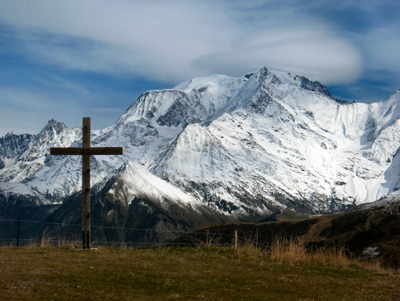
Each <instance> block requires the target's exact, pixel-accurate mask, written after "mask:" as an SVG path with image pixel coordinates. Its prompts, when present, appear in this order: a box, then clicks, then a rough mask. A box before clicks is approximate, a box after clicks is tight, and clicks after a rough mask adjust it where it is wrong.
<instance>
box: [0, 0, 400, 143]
mask: <svg viewBox="0 0 400 301" xmlns="http://www.w3.org/2000/svg"><path fill="white" fill-rule="evenodd" d="M399 12H400V1H398V0H396V1H384V0H380V1H368V0H364V1H358V0H357V1H337V0H335V1H333V0H332V1H327V0H326V1H324V0H315V1H306V0H305V1H300V0H297V1H295V0H287V1H284V0H282V1H278V0H276V1H275V0H267V1H262V0H255V1H235V0H220V1H218V0H202V1H199V0H193V1H190V0H169V1H165V0H158V1H152V0H146V1H136V0H113V1H109V0H91V1H88V0H68V1H67V0H58V1H52V0H35V1H31V0H9V1H8V0H0V108H1V110H0V136H3V135H5V134H6V133H7V132H11V131H13V132H14V133H18V134H20V133H26V132H28V133H38V132H39V131H40V130H41V129H42V128H43V126H44V125H45V124H46V123H47V121H48V120H49V119H51V118H54V119H56V120H58V121H63V122H65V123H66V124H67V126H70V127H73V126H81V120H82V117H84V116H91V117H92V128H94V129H101V128H105V127H107V126H110V125H112V124H113V123H114V122H115V121H116V119H117V118H118V117H119V116H120V115H121V114H122V113H123V112H124V111H125V110H126V109H127V108H128V106H129V105H130V104H131V103H133V102H134V101H135V100H136V98H137V97H138V96H139V95H140V94H141V93H143V92H145V91H147V90H154V89H165V88H172V87H174V86H175V85H177V84H179V83H180V82H182V81H185V80H188V79H190V78H192V77H198V76H206V75H210V74H215V73H220V74H227V75H231V76H241V75H243V74H245V73H247V72H250V71H254V70H256V69H258V68H259V67H262V66H267V67H270V68H275V69H280V70H285V71H289V72H292V73H294V74H299V75H304V76H307V77H308V78H310V79H312V80H318V81H320V82H322V83H323V84H325V85H326V86H328V88H329V89H330V91H331V93H332V94H333V95H334V96H336V97H339V98H343V99H349V100H357V101H360V102H375V101H380V100H384V99H386V98H387V97H388V96H390V95H391V94H393V93H394V92H395V91H396V90H398V89H400V18H399Z"/></svg>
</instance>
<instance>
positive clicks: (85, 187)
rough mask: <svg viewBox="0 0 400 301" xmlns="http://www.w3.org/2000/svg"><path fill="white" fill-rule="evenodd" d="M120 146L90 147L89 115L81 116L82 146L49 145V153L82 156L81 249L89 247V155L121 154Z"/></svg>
mask: <svg viewBox="0 0 400 301" xmlns="http://www.w3.org/2000/svg"><path fill="white" fill-rule="evenodd" d="M122 153H123V149H122V147H91V146H90V117H83V121H82V147H66V148H63V147H51V148H50V154H51V155H61V156H65V155H80V156H82V249H90V156H93V155H122Z"/></svg>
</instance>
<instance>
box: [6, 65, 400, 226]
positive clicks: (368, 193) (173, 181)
mask: <svg viewBox="0 0 400 301" xmlns="http://www.w3.org/2000/svg"><path fill="white" fill-rule="evenodd" d="M399 105H400V92H397V93H395V94H393V95H392V96H390V97H389V98H388V99H387V100H385V101H382V102H379V103H373V104H364V103H356V102H353V103H349V102H346V101H340V100H337V99H335V98H334V97H332V95H331V94H330V93H329V91H328V89H327V88H326V87H325V86H323V85H322V84H320V83H319V82H313V81H310V80H308V79H307V78H305V77H302V76H298V75H292V74H290V73H287V72H282V71H275V70H269V69H267V68H265V67H264V68H261V69H260V70H259V71H258V72H255V73H249V74H246V75H244V76H242V77H239V78H233V77H228V76H224V75H214V76H210V77H205V78H194V79H192V80H190V81H187V82H185V83H182V84H180V85H178V86H177V87H175V88H174V89H171V90H162V91H149V92H146V93H144V94H142V95H141V96H140V97H139V98H138V99H137V101H135V102H134V103H133V104H132V105H131V106H130V107H129V108H128V110H127V111H126V112H125V113H124V114H123V115H122V116H121V117H120V118H119V119H118V120H117V122H116V123H115V124H114V125H112V126H110V127H109V128H106V129H104V130H101V131H93V132H92V145H93V146H122V147H124V156H96V157H93V158H92V179H91V181H92V183H93V184H92V185H96V184H97V185H98V187H104V185H105V183H109V181H110V180H113V181H115V183H117V182H118V183H124V185H122V186H121V185H117V184H115V186H113V187H114V188H113V189H111V192H113V193H111V192H109V193H108V197H109V198H113V199H115V200H119V201H121V198H124V202H126V204H127V206H129V203H130V202H133V200H134V199H135V198H146V199H148V200H151V201H152V202H156V203H157V204H158V206H161V208H163V206H164V207H165V209H166V210H167V207H168V206H170V205H171V203H173V204H181V206H183V208H189V207H190V208H191V209H190V210H200V211H201V210H212V211H215V212H217V213H218V214H222V215H225V216H229V217H231V218H233V219H240V220H257V219H260V218H262V217H265V216H266V215H268V214H270V213H272V212H274V211H276V210H278V209H282V208H285V207H288V208H291V209H294V210H296V211H301V212H307V213H323V212H330V211H335V210H342V209H344V208H346V207H348V206H351V205H354V204H362V203H366V202H372V201H375V200H377V199H379V198H381V197H383V196H385V195H387V194H388V193H390V192H392V191H394V190H396V188H398V187H399V186H400V183H399V182H400V155H399V147H400V107H399ZM81 136H82V134H81V130H80V129H79V128H73V129H70V128H67V127H66V126H65V125H64V124H63V123H60V122H56V121H54V120H51V121H49V123H48V124H47V125H46V126H45V128H44V129H43V130H42V131H41V132H40V133H39V134H37V135H28V134H26V135H14V134H7V135H6V136H4V137H2V138H0V182H1V183H0V189H1V190H2V192H1V194H2V198H3V199H4V200H7V198H9V197H10V196H14V197H15V196H16V195H20V196H25V197H28V196H29V198H30V199H32V198H33V199H35V200H36V203H37V204H55V203H61V202H62V201H63V200H64V198H66V197H68V196H70V195H72V194H73V193H76V192H78V191H80V186H81V180H80V177H81V174H80V171H81V161H80V158H78V157H73V156H57V157H56V156H50V154H49V149H50V147H52V146H58V147H69V146H80V144H81V138H82V137H81ZM127 170H129V172H127ZM98 189H99V190H100V189H101V188H98ZM165 200H168V202H164V201H165ZM168 204H169V205H168ZM196 208H197V209H196ZM199 208H201V209H199ZM188 210H189V209H188Z"/></svg>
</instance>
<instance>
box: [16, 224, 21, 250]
mask: <svg viewBox="0 0 400 301" xmlns="http://www.w3.org/2000/svg"><path fill="white" fill-rule="evenodd" d="M20 227H21V219H20V218H19V219H18V230H17V247H18V246H19V229H20Z"/></svg>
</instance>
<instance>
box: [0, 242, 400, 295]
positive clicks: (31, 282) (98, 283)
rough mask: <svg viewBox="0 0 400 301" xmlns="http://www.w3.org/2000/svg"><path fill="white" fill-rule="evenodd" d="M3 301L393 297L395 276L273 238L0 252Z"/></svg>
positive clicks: (398, 291) (398, 279)
mask: <svg viewBox="0 0 400 301" xmlns="http://www.w3.org/2000/svg"><path fill="white" fill-rule="evenodd" d="M0 275H1V277H0V299H1V300H72V299H75V300H244V299H247V300H399V299H400V285H399V284H400V273H399V272H398V271H395V270H388V269H384V268H382V267H381V266H380V265H379V263H377V262H375V263H372V262H359V261H358V260H356V259H349V258H348V257H346V256H345V255H344V253H343V252H342V251H340V250H336V251H332V250H319V251H315V252H313V253H309V252H307V251H306V250H305V249H304V248H303V247H302V246H301V245H299V244H297V243H295V242H290V241H289V242H288V241H277V242H276V243H275V244H274V245H273V246H272V248H271V249H269V250H263V249H260V248H258V247H256V246H254V245H252V244H242V245H240V246H239V247H238V248H237V249H235V248H233V247H218V246H212V245H204V246H201V247H197V248H192V247H190V248H189V247H156V248H147V249H138V248H127V247H120V248H111V247H99V248H97V249H92V250H78V249H77V248H76V247H75V246H73V245H69V246H68V245H65V246H58V247H54V246H48V245H42V246H27V247H20V248H16V247H13V246H8V247H1V248H0Z"/></svg>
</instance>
